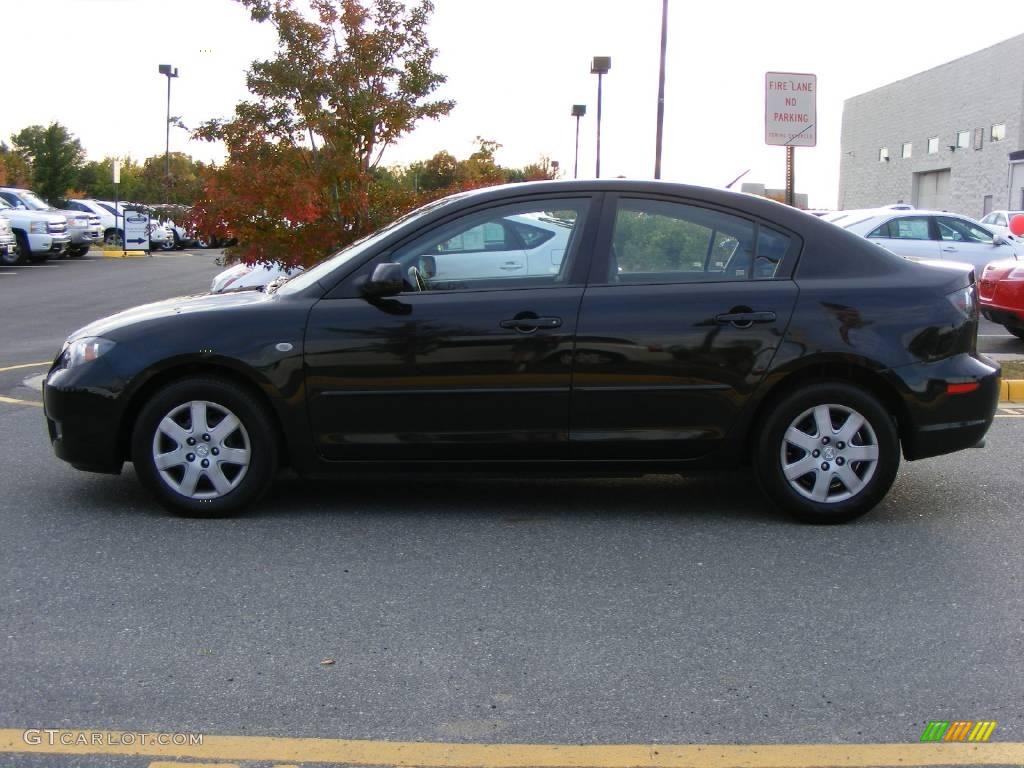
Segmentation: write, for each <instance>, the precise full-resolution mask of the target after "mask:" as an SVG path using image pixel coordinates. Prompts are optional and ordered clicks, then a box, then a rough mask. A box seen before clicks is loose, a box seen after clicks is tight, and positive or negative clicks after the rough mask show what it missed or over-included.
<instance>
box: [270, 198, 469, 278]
mask: <svg viewBox="0 0 1024 768" xmlns="http://www.w3.org/2000/svg"><path fill="white" fill-rule="evenodd" d="M466 194H467V193H466V192H460V193H458V194H455V195H451V196H449V197H443V198H441V199H440V200H435V201H434V202H432V203H427V204H426V205H424V206H421V207H420V208H417V209H416V210H415V211H411V212H410V213H407V214H405V216H401V217H399V218H397V219H395V220H394V221H393V222H391V223H390V224H388V225H386V226H384V227H382V228H381V229H378V230H377V231H376V232H374V233H373V234H370V235H367V236H366V237H364V238H361V239H359V240H356V241H355V242H354V243H352V244H351V245H349V246H346V247H345V248H342V249H341V250H340V251H338V252H337V253H335V254H334V255H333V256H329V257H328V258H326V259H324V260H323V261H321V262H319V263H318V264H316V265H315V266H313V267H310V268H309V269H307V270H306V271H305V272H300V273H299V274H297V275H295V276H294V277H293V278H291V279H290V280H288V282H286V283H285V284H284V285H282V286H281V287H280V288H279V289H278V290H277V293H280V294H282V295H289V294H293V293H298V292H300V291H304V290H305V289H306V288H308V287H309V286H311V285H312V284H313V283H315V282H317V281H318V280H320V279H322V278H324V277H326V276H327V275H329V274H331V272H333V271H334V270H336V269H338V268H339V267H341V266H342V265H344V264H348V263H349V262H350V261H353V260H354V259H356V258H357V257H359V256H361V255H362V254H364V253H366V252H367V251H368V250H370V249H371V248H373V246H375V245H376V244H377V243H379V242H380V241H381V240H383V239H384V238H385V237H386V236H387V235H390V234H391V233H392V232H393V231H394V230H395V229H396V228H397V227H398V226H399V225H401V224H405V223H407V222H410V221H415V220H416V219H419V218H422V217H423V216H424V215H426V214H428V213H430V212H432V211H434V210H436V209H438V208H440V207H442V206H445V205H448V204H449V203H452V202H454V201H455V200H458V199H460V198H462V197H465V196H466Z"/></svg>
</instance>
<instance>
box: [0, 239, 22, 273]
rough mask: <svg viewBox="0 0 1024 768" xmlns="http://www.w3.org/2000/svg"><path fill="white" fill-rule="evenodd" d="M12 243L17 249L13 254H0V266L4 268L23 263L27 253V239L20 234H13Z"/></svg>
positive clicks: (9, 252)
mask: <svg viewBox="0 0 1024 768" xmlns="http://www.w3.org/2000/svg"><path fill="white" fill-rule="evenodd" d="M14 242H15V244H16V245H17V246H18V247H17V248H16V249H15V250H14V251H13V252H11V251H8V252H6V253H3V254H0V264H3V266H5V267H13V266H15V265H17V264H21V263H22V262H23V261H25V254H26V253H27V252H28V238H27V237H25V235H23V234H22V233H21V232H15V233H14Z"/></svg>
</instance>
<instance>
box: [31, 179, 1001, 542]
mask: <svg viewBox="0 0 1024 768" xmlns="http://www.w3.org/2000/svg"><path fill="white" fill-rule="evenodd" d="M977 324H978V307H977V297H976V288H975V285H974V277H973V273H971V272H969V271H965V270H962V269H956V268H949V267H947V268H939V267H930V266H924V265H921V264H916V263H913V262H910V261H907V260H905V259H902V258H899V257H897V256H894V255H892V254H890V253H889V252H887V251H885V250H883V249H881V248H878V247H877V246H875V245H873V244H871V243H869V242H867V241H865V240H863V239H862V238H859V237H857V236H856V235H852V234H850V233H848V232H845V231H843V230H841V229H839V228H838V227H835V226H833V225H832V224H829V223H827V222H823V221H820V220H819V219H817V218H816V217H814V216H811V215H808V214H805V213H802V212H800V211H797V210H794V209H792V208H788V207H786V206H783V205H780V204H777V203H773V202H771V201H768V200H764V199H760V198H755V197H750V196H746V195H740V194H735V193H731V192H723V191H718V190H711V189H703V188H698V187H690V186H682V185H676V184H667V183H660V182H634V181H580V182H540V183H536V184H517V185H510V186H505V187H497V188H491V189H487V190H481V191H477V192H473V193H466V194H460V195H455V196H453V197H449V198H446V199H444V200H441V201H439V202H435V203H432V204H430V205H428V206H426V207H424V208H421V209H419V210H417V211H415V212H413V213H412V214H409V215H408V216H406V217H404V218H403V219H401V220H399V221H398V222H396V223H394V224H392V225H390V226H389V227H387V228H385V229H383V230H381V231H379V232H377V233H376V234H374V235H373V236H371V237H369V238H367V239H364V240H363V241H361V242H358V243H356V244H355V245H353V246H351V247H349V248H347V249H345V250H343V251H341V252H340V253H338V254H337V255H335V256H334V257H332V258H330V259H327V260H326V261H324V262H322V263H321V264H319V265H318V266H316V267H314V268H312V269H309V270H307V271H306V272H304V273H302V274H300V275H298V276H296V277H294V278H292V279H291V280H290V281H288V282H286V283H284V284H283V285H280V286H276V285H272V286H269V287H268V289H267V290H266V291H264V292H251V293H237V294H226V295H205V296H193V297H185V298H178V299H171V300H168V301H163V302H159V303H156V304H149V305H146V306H142V307H138V308H136V309H132V310H129V311H126V312H122V313H121V314H118V315H114V316H112V317H108V318H106V319H103V320H99V321H97V322H95V323H93V324H91V325H89V326H87V327H85V328H83V329H81V330H79V331H77V332H75V333H74V334H72V335H71V336H70V337H69V338H68V340H67V342H66V343H65V345H64V348H63V349H62V350H61V352H60V354H59V355H58V356H57V358H56V360H55V362H54V364H53V367H52V368H51V370H50V372H49V374H48V376H47V378H46V383H45V387H44V400H45V412H46V422H47V425H48V428H49V433H50V438H51V440H52V443H53V447H54V450H55V451H56V454H57V456H59V457H60V458H62V459H64V460H65V461H68V462H70V463H71V464H73V465H74V466H76V467H78V468H80V469H84V470H90V471H96V472H114V473H116V472H119V471H120V470H121V467H122V466H123V463H124V462H125V461H131V462H133V463H134V465H135V470H136V472H137V474H138V476H139V477H140V478H141V480H142V482H143V483H145V485H146V486H148V487H149V488H150V489H151V490H152V491H153V493H154V494H155V495H156V497H157V498H158V499H160V500H161V501H162V502H163V503H164V504H166V505H167V506H168V507H170V508H171V509H172V510H175V511H177V512H179V513H183V514H187V515H196V516H213V515H223V514H228V513H232V512H235V511H237V510H240V509H242V508H244V507H246V506H248V505H250V504H252V503H254V502H256V501H257V500H258V499H259V498H260V496H261V495H262V494H263V493H264V492H265V491H266V490H267V488H268V486H269V485H270V484H271V482H272V481H273V478H274V476H275V473H276V472H277V471H278V469H279V468H281V467H284V466H290V467H291V468H293V469H294V470H296V471H297V472H299V473H300V474H302V475H305V476H319V475H329V474H338V473H346V472H348V473H352V472H364V471H370V470H378V469H389V470H396V469H401V470H430V471H440V470H458V471H462V472H467V471H474V470H483V471H491V472H494V471H498V470H501V471H507V470H512V471H515V472H525V471H534V470H539V471H545V472H551V471H552V470H554V471H565V472H586V473H593V474H615V475H640V474H645V473H658V472H678V471H685V470H686V469H688V468H695V467H701V468H708V467H716V468H717V467H733V466H736V465H741V464H750V465H751V466H752V468H753V471H754V474H755V475H756V477H757V480H758V482H759V483H760V486H761V488H762V489H763V490H764V493H765V494H766V496H767V497H768V498H769V499H770V500H771V501H772V502H773V503H774V504H776V505H777V506H779V507H781V508H783V509H786V510H788V511H789V512H791V513H793V514H794V515H795V516H797V517H798V518H800V519H802V520H806V521H812V522H840V521H844V520H849V519H851V518H853V517H856V516H858V515H861V514H863V513H864V512H866V511H868V510H869V509H871V508H872V507H873V506H874V505H875V504H876V503H877V502H878V501H879V500H880V499H881V498H882V497H883V496H884V495H885V493H886V491H887V490H888V489H889V487H890V485H891V484H892V482H893V479H894V478H895V476H896V470H897V467H898V465H899V462H900V454H901V452H902V455H903V456H904V457H905V458H906V459H908V460H914V459H923V458H927V457H929V456H935V455H938V454H942V453H949V452H951V451H957V450H960V449H963V448H967V447H970V446H973V445H975V444H977V443H978V442H979V441H980V440H981V439H982V437H983V436H984V434H985V432H986V430H987V429H988V428H989V426H990V425H991V423H992V418H993V415H994V413H995V409H996V405H997V401H998V391H999V367H998V365H996V364H995V363H993V362H992V361H990V360H988V359H986V358H985V357H983V356H981V355H979V354H978V353H977V349H976V334H977ZM685 503H686V501H685V499H680V505H685Z"/></svg>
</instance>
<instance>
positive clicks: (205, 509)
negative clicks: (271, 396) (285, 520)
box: [132, 378, 277, 517]
mask: <svg viewBox="0 0 1024 768" xmlns="http://www.w3.org/2000/svg"><path fill="white" fill-rule="evenodd" d="M132 461H133V463H134V464H135V471H136V473H137V474H138V476H139V478H140V480H142V482H143V484H144V485H145V486H146V487H148V488H149V489H150V490H151V491H152V492H153V493H154V494H155V495H156V496H157V498H158V499H159V500H160V501H161V502H162V503H163V504H164V505H165V506H167V507H168V508H169V509H171V510H172V511H174V512H176V513H178V514H181V515H185V516H188V517H220V516H224V515H229V514H233V513H235V512H238V511H240V510H242V509H243V508H245V507H247V506H249V505H250V504H253V503H255V502H256V501H257V500H258V499H259V498H260V497H261V496H262V495H263V494H264V493H265V492H266V490H267V489H268V488H269V487H270V484H271V482H272V481H273V477H274V473H275V470H276V468H277V440H276V436H275V432H274V428H273V425H272V423H271V421H270V418H269V416H268V415H267V413H266V410H265V409H264V407H263V406H262V405H261V404H260V403H259V402H258V401H257V400H256V399H255V398H254V397H253V396H252V395H251V394H249V393H248V392H247V391H245V390H244V389H242V388H241V387H239V386H237V385H236V384H234V383H232V382H229V381H225V380H222V379H217V378H196V379H185V380H182V381H178V382H174V383H172V384H169V385H167V386H166V387H164V388H163V389H161V390H159V391H158V392H157V393H156V394H155V395H154V396H153V397H152V398H150V400H149V401H148V402H147V403H146V404H145V405H144V406H143V407H142V410H141V411H140V413H139V416H138V418H137V419H136V422H135V428H134V430H133V433H132Z"/></svg>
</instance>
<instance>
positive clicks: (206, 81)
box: [0, 0, 1024, 207]
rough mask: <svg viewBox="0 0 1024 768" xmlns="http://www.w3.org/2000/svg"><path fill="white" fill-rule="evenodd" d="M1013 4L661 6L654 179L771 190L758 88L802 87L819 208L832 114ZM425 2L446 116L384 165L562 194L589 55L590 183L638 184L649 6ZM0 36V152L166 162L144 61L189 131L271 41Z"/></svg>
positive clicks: (586, 136) (831, 150) (584, 171)
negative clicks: (36, 132)
mask: <svg viewBox="0 0 1024 768" xmlns="http://www.w3.org/2000/svg"><path fill="white" fill-rule="evenodd" d="M1011 5H1012V4H1011ZM1011 5H1003V4H997V6H996V7H998V8H1000V9H1002V10H1000V11H999V12H997V13H993V14H988V13H987V12H985V13H981V12H978V13H975V12H974V11H973V9H974V8H976V6H972V5H970V4H964V3H963V2H952V1H951V0H927V1H921V0H901V1H900V2H892V0H887V1H886V2H878V1H876V0H859V2H855V3H854V2H834V0H829V2H827V3H774V2H763V1H760V2H758V1H751V2H748V1H747V0H719V1H718V2H695V1H693V0H670V2H669V32H668V66H667V76H666V111H665V141H664V155H663V171H662V177H663V178H665V179H668V180H672V181H682V182H687V183H694V184H704V185H708V186H723V185H725V184H726V183H728V182H729V181H731V180H732V179H733V178H734V177H736V176H737V175H739V174H740V173H741V172H743V171H745V170H747V169H750V173H749V174H748V175H747V176H746V177H745V178H744V181H753V182H760V183H764V184H766V185H768V186H769V187H782V186H783V185H784V165H785V150H784V149H782V148H781V147H766V146H765V145H764V73H765V71H767V70H774V71H791V72H813V73H816V74H817V75H818V145H817V147H814V148H806V149H803V148H801V149H797V150H796V175H797V189H798V191H801V192H806V193H808V194H809V195H810V204H811V205H812V207H833V206H834V205H835V202H836V197H837V185H838V180H839V135H840V127H841V119H842V106H843V100H844V99H847V98H849V97H851V96H854V95H856V94H859V93H863V92H864V91H868V90H871V89H873V88H877V87H878V86H881V85H885V84H886V83H889V82H892V81H893V80H898V79H900V78H903V77H906V76H908V75H912V74H914V73H916V72H920V71H922V70H925V69H928V68H930V67H933V66H936V65H938V64H941V63H943V62H945V61H949V60H951V59H954V58H957V57H959V56H963V55H966V54H969V53H972V52H974V51H976V50H979V49H981V48H984V47H986V46H989V45H992V44H994V43H997V42H999V41H1001V40H1005V39H1007V38H1009V37H1013V36H1014V35H1017V34H1020V33H1021V32H1022V31H1024V17H1022V16H1020V15H1019V14H1015V13H1013V12H1012V8H1011ZM435 6H436V11H435V13H434V17H433V20H432V22H431V26H430V39H431V42H432V44H433V45H434V46H435V47H437V48H438V51H439V53H438V57H437V60H436V66H437V69H438V70H439V71H441V72H443V73H444V74H446V75H447V76H448V82H447V84H446V85H445V86H444V88H443V90H442V91H441V92H440V93H439V95H440V96H443V97H446V98H452V99H455V100H456V101H457V102H458V104H457V106H456V108H455V110H454V111H453V112H452V114H451V115H449V116H448V117H447V118H443V119H442V120H440V121H438V122H427V123H422V124H421V125H420V126H419V127H418V128H417V129H416V131H415V132H414V133H413V134H411V135H410V136H408V137H407V138H406V139H404V140H403V141H402V142H401V143H400V144H398V145H396V146H395V147H393V148H391V149H389V150H388V151H387V152H386V153H385V155H384V158H383V163H384V164H386V165H390V164H396V163H408V162H411V161H413V160H419V159H425V158H427V157H429V156H430V155H432V154H434V153H435V152H436V151H438V150H441V149H446V150H448V151H449V152H451V153H452V154H454V155H455V156H456V157H460V158H462V157H466V156H467V155H468V154H469V153H470V152H471V151H472V149H473V139H474V137H475V136H477V135H481V136H484V137H485V138H488V139H493V140H495V141H497V142H499V143H500V144H502V145H503V147H502V149H501V150H500V151H499V154H498V161H499V162H500V163H501V164H503V165H510V166H520V165H524V164H526V163H529V162H533V161H534V160H536V159H537V158H539V157H540V156H541V155H548V156H549V157H551V158H553V159H556V160H558V161H560V163H561V167H562V169H563V176H568V177H570V178H571V176H572V163H573V141H574V128H575V120H574V119H573V118H571V117H570V108H571V106H572V104H574V103H583V104H586V105H587V115H586V117H584V118H583V122H582V126H581V135H580V176H581V177H584V176H588V177H592V176H593V174H594V143H595V142H594V134H595V128H596V124H595V116H596V111H597V110H596V99H597V97H596V91H597V82H596V81H597V78H596V76H593V75H591V74H590V73H589V71H590V59H591V57H592V56H595V55H604V56H611V57H612V68H611V72H610V73H609V74H608V75H607V76H606V77H605V79H604V114H603V120H602V138H601V148H602V157H601V166H602V167H601V171H602V175H603V176H606V177H608V176H618V175H624V176H628V177H633V178H649V177H651V176H652V175H653V171H654V135H655V115H656V109H657V76H658V42H659V34H660V24H661V2H660V0H435ZM977 8H980V6H977ZM1004 11H1006V12H1004ZM0 28H2V29H3V30H4V34H3V43H2V45H3V49H4V57H3V62H4V64H3V79H2V82H3V84H4V88H3V91H2V92H3V94H4V96H3V99H2V100H0V137H2V138H4V139H6V140H8V141H9V137H10V135H11V134H12V133H14V132H16V131H18V130H19V129H21V128H23V127H25V126H27V125H32V124H43V125H45V124H47V123H49V122H52V121H55V120H56V121H59V122H61V123H63V124H64V125H65V126H67V127H68V128H69V129H70V130H71V131H72V132H73V133H74V134H75V135H76V136H77V137H78V138H79V139H80V140H81V142H82V144H83V146H84V147H85V149H86V152H87V154H88V157H89V158H90V159H100V158H102V157H103V156H105V155H123V154H131V155H132V156H133V157H135V158H139V159H141V158H144V157H147V156H149V155H153V154H158V153H162V152H163V150H164V117H165V110H166V97H167V93H166V79H165V78H164V77H163V76H161V75H159V74H158V73H157V66H158V65H159V64H161V63H169V64H173V65H175V66H177V67H178V69H179V70H180V77H179V78H178V79H176V80H174V81H173V84H172V93H171V114H173V115H180V116H181V118H182V121H183V122H184V123H185V125H187V126H189V127H190V128H191V127H194V126H195V125H197V124H198V123H200V122H202V121H203V120H206V119H208V118H212V117H225V116H228V115H230V114H231V112H232V109H233V107H234V104H235V103H236V102H237V101H238V100H240V99H242V98H244V97H245V96H246V90H245V70H246V68H247V67H248V65H249V63H250V62H251V61H252V60H253V59H257V58H263V57H267V56H269V55H270V54H271V53H272V51H273V49H274V35H273V30H272V29H271V28H270V27H269V26H267V25H259V24H255V23H253V22H251V21H250V20H249V17H248V14H247V12H246V11H245V9H244V8H242V7H241V6H240V5H238V4H237V3H235V2H233V1H232V0H32V1H31V2H26V1H25V0H0ZM1022 66H1024V63H1022ZM984 87H985V84H984V83H983V82H979V83H978V88H979V89H984ZM171 149H172V151H184V152H187V153H189V154H191V155H192V156H194V157H196V158H198V159H201V160H204V161H211V160H217V161H220V160H222V159H223V151H222V149H221V148H220V147H218V146H216V145H210V144H205V143H203V142H197V141H190V140H189V137H188V133H187V132H185V131H183V130H180V129H178V128H172V130H171ZM737 188H738V185H737Z"/></svg>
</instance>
